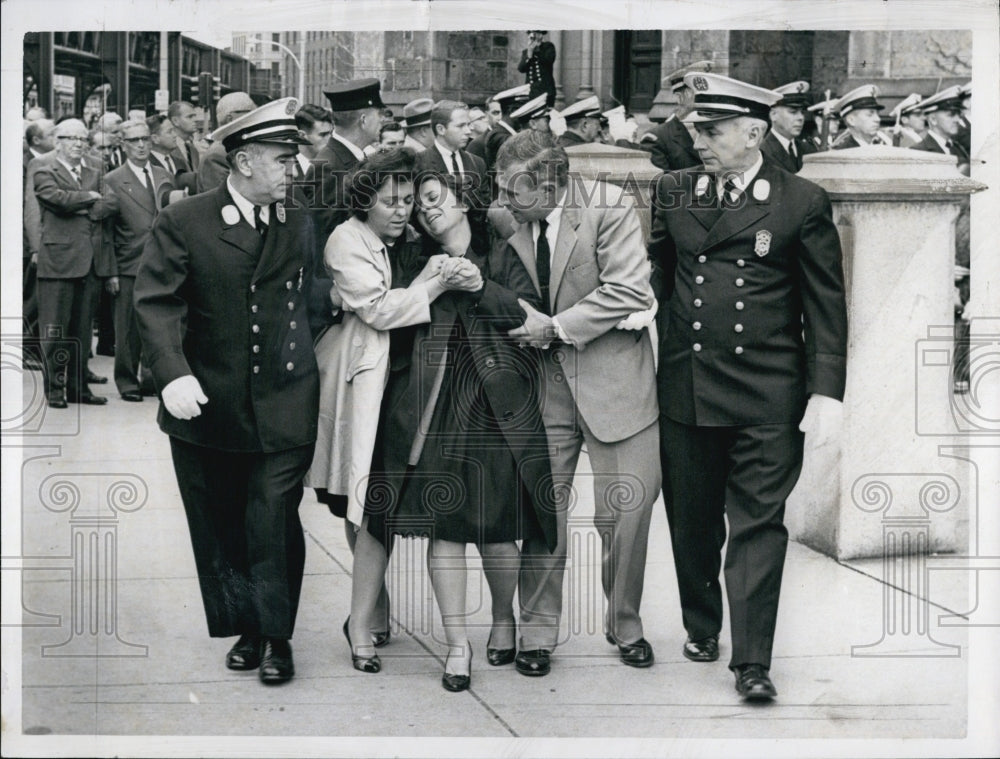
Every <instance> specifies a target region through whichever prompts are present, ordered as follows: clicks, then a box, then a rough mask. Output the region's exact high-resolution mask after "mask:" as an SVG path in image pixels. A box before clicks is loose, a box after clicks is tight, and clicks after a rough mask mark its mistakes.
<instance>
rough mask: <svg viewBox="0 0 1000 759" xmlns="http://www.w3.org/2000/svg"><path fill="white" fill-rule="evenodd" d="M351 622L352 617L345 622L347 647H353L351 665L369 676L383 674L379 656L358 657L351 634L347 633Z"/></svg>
mask: <svg viewBox="0 0 1000 759" xmlns="http://www.w3.org/2000/svg"><path fill="white" fill-rule="evenodd" d="M350 621H351V618H350V617H348V618H347V619H346V620H344V637H345V638H347V645H348V646H350V647H351V664H353V665H354V669H356V670H357V671H358V672H368V673H369V674H375V673H376V672H381V671H382V660H381V659H379V658H378V654H374V655H373V656H358V655H357V654H355V653H354V645H353V644H352V643H351V634H350V633H349V632H348V631H347V625H348V624H349V623H350Z"/></svg>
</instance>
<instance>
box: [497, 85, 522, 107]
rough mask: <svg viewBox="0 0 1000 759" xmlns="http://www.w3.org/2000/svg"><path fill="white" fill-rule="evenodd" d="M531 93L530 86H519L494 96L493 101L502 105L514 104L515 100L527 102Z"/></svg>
mask: <svg viewBox="0 0 1000 759" xmlns="http://www.w3.org/2000/svg"><path fill="white" fill-rule="evenodd" d="M529 92H531V85H530V84H519V85H518V86H517V87H511V88H510V89H509V90H504V91H503V92H498V93H497V94H496V95H494V96H493V100H494V102H496V103H500V104H501V105H503V104H505V103H513V102H514V101H515V100H527V99H528V93H529Z"/></svg>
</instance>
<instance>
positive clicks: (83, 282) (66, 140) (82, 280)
mask: <svg viewBox="0 0 1000 759" xmlns="http://www.w3.org/2000/svg"><path fill="white" fill-rule="evenodd" d="M55 135H56V148H55V151H54V158H53V160H46V159H45V158H44V157H43V158H38V159H35V160H36V161H38V162H39V165H38V167H37V170H36V171H35V172H34V176H33V179H34V183H35V185H34V186H35V196H36V197H37V199H38V205H39V207H40V209H41V224H40V230H41V235H40V242H39V249H38V322H39V330H40V333H41V338H42V348H43V351H44V353H45V369H46V371H45V392H46V397H47V399H48V404H49V406H50V407H52V408H66V404H67V401H68V402H70V403H85V404H89V405H102V404H104V403H107V400H108V399H107V398H104V397H102V396H98V395H94V394H92V393H91V392H90V389H89V388H88V387H87V385H86V382H87V380H88V378H87V376H86V366H87V356H88V354H89V351H90V338H91V322H92V319H93V306H94V304H95V302H96V299H95V293H96V292H97V288H98V286H99V285H98V273H104V272H106V271H107V270H108V269H109V268H110V263H109V262H107V261H105V260H104V259H105V257H106V256H108V255H110V254H111V249H110V246H109V245H106V244H105V243H106V242H107V243H110V240H108V241H105V239H104V235H103V227H102V224H101V220H102V219H103V218H104V217H106V216H107V215H108V214H110V213H112V212H113V210H114V198H103V197H102V195H101V192H100V191H99V188H100V183H101V172H100V171H98V170H97V169H94V168H91V167H89V166H86V165H84V164H83V160H82V159H83V154H84V151H85V150H86V145H87V141H88V139H89V137H88V134H87V128H86V127H85V126H84V124H83V122H82V121H80V120H79V119H67V120H66V121H63V122H60V123H59V124H57V125H56V129H55Z"/></svg>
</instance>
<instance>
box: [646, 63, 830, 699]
mask: <svg viewBox="0 0 1000 759" xmlns="http://www.w3.org/2000/svg"><path fill="white" fill-rule="evenodd" d="M685 79H686V80H687V83H688V85H689V86H691V87H692V88H693V90H694V92H695V99H694V108H695V110H694V111H693V112H692V113H691V114H690V115H689V116H688V118H689V119H690V120H691V121H692V122H693V123H694V124H695V126H696V128H697V130H698V132H697V135H698V136H697V138H696V139H695V147H696V148H697V149H698V151H699V153H700V155H701V156H702V160H703V164H704V165H703V166H700V167H698V168H695V169H691V170H684V171H672V172H668V173H666V174H664V175H663V176H662V177H661V178H660V179H659V181H658V184H657V188H656V205H655V206H654V216H653V223H652V230H651V233H650V240H649V254H650V256H651V258H652V260H653V262H654V264H655V265H656V266H657V268H658V269H659V276H658V277H655V276H654V281H655V282H656V289H657V290H658V294H659V297H660V303H661V306H660V310H661V311H665V312H667V319H666V322H667V327H666V331H665V335H664V337H663V339H662V341H661V346H660V353H659V355H660V363H659V371H658V384H659V403H660V445H661V457H662V462H663V474H664V480H665V483H666V484H665V486H664V496H665V502H666V506H667V521H668V523H669V525H670V531H671V540H672V544H673V551H674V562H675V567H676V570H677V580H678V586H679V589H680V599H681V610H682V614H683V621H684V627H685V629H686V631H687V635H688V639H687V642H686V643H685V645H684V648H683V653H684V655H685V656H686V657H687V658H688V659H691V660H694V661H698V662H709V661H714V660H716V659H717V658H718V656H719V646H718V640H719V631H720V629H721V627H722V589H721V587H720V584H719V569H720V563H721V562H720V552H721V549H722V546H723V544H724V543H725V541H726V519H727V518H728V523H729V542H728V548H727V550H726V560H725V574H726V593H727V595H728V599H729V610H730V628H731V633H732V654H731V658H730V662H729V667H730V669H732V670H733V671H734V673H735V675H736V688H737V690H738V691H739V693H740V694H741V695H742V696H743V697H744V698H751V699H770V698H773V697H774V695H775V693H776V691H775V688H774V685H773V683H772V682H771V679H770V676H769V669H770V665H771V647H772V642H773V637H774V628H775V620H776V617H777V611H778V594H779V590H780V587H781V574H782V568H783V565H784V559H785V550H786V544H787V541H788V532H787V530H786V529H785V526H784V524H783V516H784V508H785V499H786V497H787V496H788V494H789V493H790V492H791V490H792V488H793V486H794V485H795V482H796V480H797V479H798V476H799V471H800V468H801V465H802V450H803V432H805V434H806V435H808V436H809V437H810V443H811V444H812V445H822V444H824V443H825V442H826V441H828V440H830V439H832V437H833V436H834V435H835V434H836V429H837V425H838V423H839V420H840V414H841V399H842V398H843V393H844V382H845V363H846V359H845V356H846V349H847V315H846V305H845V298H844V280H843V273H842V269H841V248H840V240H839V238H838V236H837V229H836V227H835V226H834V224H833V216H832V210H831V206H830V200H829V198H828V197H827V195H826V193H825V192H824V191H823V190H822V189H821V188H820V187H818V186H816V185H814V184H812V183H811V182H808V181H806V180H803V179H799V178H798V177H796V176H795V175H794V174H790V173H788V172H786V171H784V170H783V169H781V168H779V167H778V166H776V165H775V164H774V163H772V162H770V161H768V160H767V159H766V158H764V157H763V156H762V155H761V152H760V143H761V141H762V140H763V138H764V135H765V133H766V131H767V128H768V124H767V119H768V116H769V112H770V108H771V106H772V105H774V104H775V102H776V101H777V100H778V99H779V96H778V95H777V94H776V93H774V92H772V91H771V90H765V89H762V88H760V87H754V86H752V85H748V84H745V83H743V82H738V81H736V80H734V79H730V78H728V77H723V76H719V75H715V74H698V73H693V74H688V75H686V77H685Z"/></svg>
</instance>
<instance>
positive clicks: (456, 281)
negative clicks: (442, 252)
mask: <svg viewBox="0 0 1000 759" xmlns="http://www.w3.org/2000/svg"><path fill="white" fill-rule="evenodd" d="M438 276H439V277H441V281H442V282H443V283H444V285H445V287H447V288H448V289H449V290H463V291H465V292H470V293H474V292H476V291H477V290H481V289H482V287H483V275H482V273H481V272H480V271H479V267H478V266H476V265H475V264H474V263H472V261H470V260H469V259H467V258H458V257H453V256H447V257H446V258H445V259H444V260H442V261H441V262H440V267H439V268H438Z"/></svg>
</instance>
